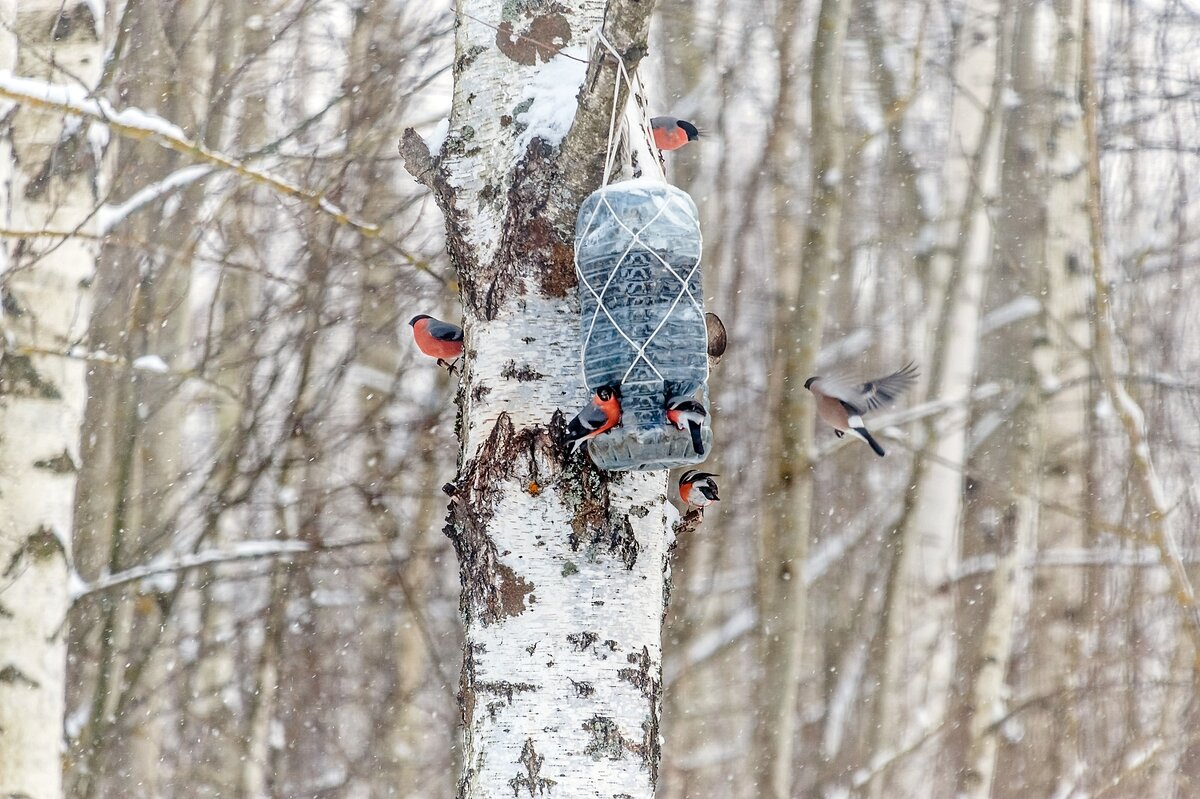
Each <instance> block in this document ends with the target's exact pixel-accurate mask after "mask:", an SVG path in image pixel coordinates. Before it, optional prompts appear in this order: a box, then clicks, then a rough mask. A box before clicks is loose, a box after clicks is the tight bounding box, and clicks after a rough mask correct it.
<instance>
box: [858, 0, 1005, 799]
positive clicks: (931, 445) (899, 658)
mask: <svg viewBox="0 0 1200 799" xmlns="http://www.w3.org/2000/svg"><path fill="white" fill-rule="evenodd" d="M967 7H968V9H969V13H965V14H964V16H963V27H962V29H961V30H960V31H959V32H958V45H957V46H958V47H959V48H960V51H959V54H958V61H957V70H956V80H957V83H958V85H959V86H960V89H959V90H958V91H957V92H956V93H955V98H954V104H953V108H952V109H951V125H952V129H951V134H950V140H949V145H948V146H949V152H948V154H947V160H946V166H945V175H944V181H943V183H944V186H945V187H946V188H945V191H946V209H945V217H944V221H943V224H942V241H943V243H944V246H945V248H946V250H947V251H948V252H950V253H952V255H950V256H946V255H940V256H939V257H936V258H935V259H934V267H935V274H936V279H935V282H934V289H933V291H934V293H935V296H934V297H931V303H930V304H931V306H932V307H934V308H935V309H936V310H935V311H934V313H935V314H936V316H933V317H932V318H931V319H930V323H931V325H930V330H931V334H932V336H933V337H934V344H933V347H932V351H933V353H934V354H933V359H932V362H931V363H930V364H929V366H928V370H929V375H930V386H931V390H930V392H929V395H930V396H932V397H937V398H939V399H941V400H945V401H949V402H953V403H955V404H954V405H952V406H951V407H950V410H948V411H947V412H946V413H945V414H942V415H941V416H940V417H939V418H938V419H937V420H936V423H931V424H930V425H928V426H927V428H926V429H927V432H928V435H929V440H928V441H927V442H926V444H925V446H924V447H923V448H922V450H921V451H920V452H919V453H918V454H917V457H916V461H915V465H914V469H915V476H914V480H913V482H914V485H913V488H911V489H910V493H909V496H908V498H907V500H906V507H905V513H904V516H903V519H902V522H901V525H902V526H901V529H900V531H899V535H900V542H899V552H898V553H897V558H898V560H897V561H896V562H895V563H894V564H893V574H892V576H891V578H890V579H889V582H890V583H891V585H890V590H889V595H888V608H887V610H886V614H887V617H886V631H885V636H886V638H885V655H884V670H883V675H882V680H881V685H880V695H879V707H878V723H877V728H876V730H875V747H874V748H875V752H874V758H875V760H876V763H877V764H880V763H883V762H886V761H887V760H888V759H889V758H891V757H894V756H896V755H897V754H898V753H899V752H901V751H905V750H907V749H908V748H909V747H912V746H914V745H915V744H916V742H917V741H919V740H920V739H921V738H923V737H924V736H926V735H929V734H932V733H933V732H934V731H936V730H938V729H939V728H940V727H941V726H942V725H943V723H944V722H945V720H946V718H947V715H948V712H949V710H950V699H951V696H950V694H951V690H950V689H951V684H952V681H953V674H954V662H955V655H956V647H955V640H954V625H953V621H954V608H953V594H952V592H950V591H946V590H940V587H941V586H943V585H944V584H946V583H947V581H948V580H949V579H950V578H951V576H952V575H953V573H954V570H955V567H956V565H957V562H958V555H959V543H960V542H959V520H960V516H961V512H962V471H961V464H963V463H964V462H965V460H966V455H967V419H968V413H969V405H968V403H967V402H965V401H963V400H965V398H966V397H968V396H969V394H970V392H971V389H972V387H973V385H974V380H975V362H976V357H977V352H978V330H979V319H980V311H981V308H982V300H983V288H984V279H985V276H986V271H987V268H988V266H989V264H990V262H991V253H992V243H991V242H992V240H991V231H990V229H989V222H988V217H987V211H986V208H985V203H986V201H987V198H988V197H989V196H990V195H991V194H992V193H994V191H995V186H996V181H997V177H998V170H997V166H998V157H997V156H998V153H999V135H998V134H999V129H1000V125H999V124H998V118H999V115H998V113H997V106H998V99H999V98H998V91H997V87H996V85H995V84H996V80H997V74H998V69H999V68H1000V61H999V58H998V54H1000V53H1004V52H1006V50H1007V45H1006V44H1005V42H1006V41H1007V39H1008V36H1007V35H1006V33H1005V25H1006V23H1004V22H1003V19H1002V17H1001V5H1000V4H999V3H997V2H994V0H972V2H969V3H967ZM941 297H944V299H942V300H941V303H940V305H939V304H938V302H937V300H938V299H939V298H941ZM938 762H939V757H938V747H937V746H934V745H929V746H924V747H920V748H917V749H916V750H914V751H911V752H907V753H906V754H905V755H904V756H903V757H901V758H900V759H899V760H897V761H896V763H895V764H894V765H892V766H891V767H890V768H889V769H888V770H887V771H885V772H884V773H882V774H881V775H880V776H878V777H876V778H875V780H874V782H873V795H874V796H875V797H885V796H923V795H946V794H947V793H949V792H950V791H951V790H952V783H951V782H950V775H948V774H947V773H946V769H944V768H938V767H937V763H938ZM931 792H932V793H931Z"/></svg>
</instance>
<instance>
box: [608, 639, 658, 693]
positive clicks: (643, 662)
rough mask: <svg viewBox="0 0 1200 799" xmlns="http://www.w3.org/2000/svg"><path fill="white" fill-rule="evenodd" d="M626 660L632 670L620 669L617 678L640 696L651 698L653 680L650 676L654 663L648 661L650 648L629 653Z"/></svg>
mask: <svg viewBox="0 0 1200 799" xmlns="http://www.w3.org/2000/svg"><path fill="white" fill-rule="evenodd" d="M627 660H628V661H629V662H630V663H632V664H634V666H635V667H634V668H631V669H621V670H620V671H618V672H617V676H618V677H619V678H621V679H622V680H624V681H625V682H627V683H629V684H630V685H632V686H634V687H635V688H637V689H638V690H639V691H641V693H642V696H646V697H649V696H653V695H654V693H655V688H654V685H655V680H654V677H653V675H652V674H651V669H652V667H653V665H654V662H653V661H652V660H651V659H650V648H649V647H646V646H643V647H642V651H641V652H640V653H630V654H629V656H628V657H627Z"/></svg>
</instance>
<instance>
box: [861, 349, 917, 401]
mask: <svg viewBox="0 0 1200 799" xmlns="http://www.w3.org/2000/svg"><path fill="white" fill-rule="evenodd" d="M917 374H918V372H917V367H916V364H914V363H913V362H912V361H909V362H908V363H907V364H905V365H904V368H902V369H900V370H899V371H896V372H892V373H891V374H890V375H888V376H886V377H880V378H876V379H875V380H868V381H867V382H866V383H863V384H862V385H861V386H859V387H858V392H859V396H860V397H861V398H862V400H861V401H862V404H863V405H864V406H865V407H866V409H867V410H868V411H873V410H875V409H876V408H882V407H883V406H884V405H888V404H891V403H892V402H895V401H896V397H899V396H900V395H901V394H903V393H904V392H905V391H908V389H909V387H910V386H911V385H912V384H913V383H915V382H916V380H917Z"/></svg>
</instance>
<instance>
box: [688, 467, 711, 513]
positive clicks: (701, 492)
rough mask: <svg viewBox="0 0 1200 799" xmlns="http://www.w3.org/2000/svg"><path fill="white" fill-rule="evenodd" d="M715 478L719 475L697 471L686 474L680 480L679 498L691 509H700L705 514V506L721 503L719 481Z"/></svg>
mask: <svg viewBox="0 0 1200 799" xmlns="http://www.w3.org/2000/svg"><path fill="white" fill-rule="evenodd" d="M714 477H719V475H715V474H710V473H708V472H698V471H696V470H695V469H689V470H688V471H686V472H684V473H683V476H682V477H680V478H679V498H680V499H682V500H683V504H685V505H687V506H688V507H689V508H698V509H700V512H701V513H703V512H704V508H705V506H707V505H711V504H712V503H714V502H719V501H720V500H721V498H720V497H718V496H717V481H716V480H714V479H713V478H714Z"/></svg>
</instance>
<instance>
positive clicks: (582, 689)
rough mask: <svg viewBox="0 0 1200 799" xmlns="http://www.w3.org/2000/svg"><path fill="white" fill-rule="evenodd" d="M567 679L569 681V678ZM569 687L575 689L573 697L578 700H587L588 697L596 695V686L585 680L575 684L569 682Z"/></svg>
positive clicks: (573, 681)
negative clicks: (576, 697)
mask: <svg viewBox="0 0 1200 799" xmlns="http://www.w3.org/2000/svg"><path fill="white" fill-rule="evenodd" d="M567 679H568V680H571V678H570V677H568V678H567ZM571 687H572V688H574V689H575V695H576V696H578V697H579V698H580V699H587V698H588V697H589V696H591V695H592V694H594V693H596V686H594V685H592V684H591V683H590V682H587V681H586V680H584V681H581V682H575V680H571Z"/></svg>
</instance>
